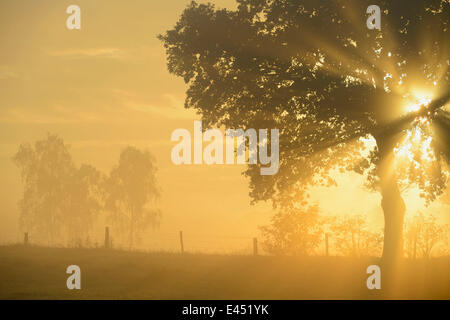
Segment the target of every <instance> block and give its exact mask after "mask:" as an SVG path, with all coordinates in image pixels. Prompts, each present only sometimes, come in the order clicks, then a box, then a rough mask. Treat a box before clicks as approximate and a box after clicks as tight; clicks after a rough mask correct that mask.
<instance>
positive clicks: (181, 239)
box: [180, 231, 184, 253]
mask: <svg viewBox="0 0 450 320" xmlns="http://www.w3.org/2000/svg"><path fill="white" fill-rule="evenodd" d="M180 246H181V253H184V243H183V231H180Z"/></svg>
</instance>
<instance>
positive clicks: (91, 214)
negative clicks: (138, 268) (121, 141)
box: [13, 134, 160, 247]
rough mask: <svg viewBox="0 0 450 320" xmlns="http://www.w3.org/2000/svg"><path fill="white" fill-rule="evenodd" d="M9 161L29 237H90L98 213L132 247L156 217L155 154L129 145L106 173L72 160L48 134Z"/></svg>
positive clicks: (48, 239)
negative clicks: (18, 186)
mask: <svg viewBox="0 0 450 320" xmlns="http://www.w3.org/2000/svg"><path fill="white" fill-rule="evenodd" d="M13 161H14V163H15V164H16V166H17V167H18V168H19V169H20V171H21V176H22V181H23V185H24V189H23V196H22V199H21V200H20V201H19V204H18V205H19V219H20V226H21V228H22V229H23V230H24V231H25V232H28V233H30V234H31V235H32V237H33V238H34V239H37V240H39V241H46V242H49V243H51V244H55V243H61V241H67V243H72V244H73V243H77V244H81V243H82V242H83V241H84V242H85V243H89V242H90V240H89V235H90V233H91V232H92V230H93V227H94V224H95V223H96V222H97V221H98V219H99V217H100V216H104V218H105V221H106V222H107V223H111V224H112V226H113V227H114V228H115V229H116V230H117V234H118V235H119V237H121V240H122V242H124V243H127V244H128V245H129V247H132V246H133V245H134V244H135V242H136V240H138V239H139V236H140V234H141V233H142V231H143V230H144V229H145V228H146V227H148V226H149V225H155V224H157V222H158V218H159V217H160V211H159V210H158V209H157V208H156V201H157V199H158V197H159V195H160V192H159V188H158V185H157V181H156V171H157V168H156V164H155V159H154V158H153V156H152V155H151V154H150V153H149V152H148V151H140V150H138V149H136V148H134V147H130V146H129V147H126V148H125V149H124V150H122V152H121V154H120V158H119V162H118V164H117V165H116V166H114V168H112V170H111V171H110V173H109V175H105V174H103V173H101V172H100V171H99V170H97V169H96V168H94V167H93V166H91V165H87V164H82V165H80V166H77V165H76V164H75V163H74V161H73V159H72V156H71V154H70V152H69V146H68V145H67V144H65V143H64V141H63V139H61V138H60V137H58V136H57V135H54V134H48V135H47V137H46V138H45V139H42V140H39V141H36V142H35V143H34V144H29V143H25V144H22V145H20V147H19V150H18V151H17V153H16V154H15V155H14V157H13Z"/></svg>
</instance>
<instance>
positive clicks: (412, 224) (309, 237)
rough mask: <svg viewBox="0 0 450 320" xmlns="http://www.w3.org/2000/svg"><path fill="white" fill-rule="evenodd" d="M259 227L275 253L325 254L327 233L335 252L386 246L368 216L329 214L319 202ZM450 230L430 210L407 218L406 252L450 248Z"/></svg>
mask: <svg viewBox="0 0 450 320" xmlns="http://www.w3.org/2000/svg"><path fill="white" fill-rule="evenodd" d="M260 230H261V233H262V236H263V246H264V249H265V251H266V252H267V253H269V254H273V255H315V254H319V255H321V254H324V246H325V237H326V235H327V236H328V239H329V250H330V254H332V255H339V256H353V257H363V256H380V255H381V253H382V249H383V230H381V229H380V230H373V229H371V228H369V224H368V222H367V218H366V217H365V216H363V215H342V216H326V215H323V214H321V213H320V210H319V207H318V206H310V207H305V208H290V209H287V210H283V211H280V212H278V213H277V214H275V215H274V216H273V218H272V220H271V223H270V224H269V225H267V226H263V227H260ZM448 230H449V228H448V225H442V224H439V223H438V222H437V219H436V217H435V216H433V215H431V214H430V215H424V214H423V213H421V212H419V213H418V214H417V215H415V216H413V217H409V218H406V220H405V235H404V242H405V256H406V257H409V258H420V257H423V258H429V257H430V256H431V253H432V251H433V250H435V249H436V248H437V247H439V246H441V247H444V248H447V247H448V243H447V240H448ZM446 252H448V250H447V251H445V250H444V251H443V252H441V253H444V254H445V253H446Z"/></svg>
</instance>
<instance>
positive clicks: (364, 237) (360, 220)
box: [330, 215, 383, 257]
mask: <svg viewBox="0 0 450 320" xmlns="http://www.w3.org/2000/svg"><path fill="white" fill-rule="evenodd" d="M330 230H331V234H332V238H333V243H334V247H335V248H336V251H337V252H338V253H340V254H342V255H344V256H354V257H361V256H378V255H379V254H381V249H382V243H383V235H382V234H380V233H378V232H375V231H373V230H370V229H369V227H368V225H367V221H366V219H365V218H364V217H363V216H362V215H354V216H343V217H335V219H334V221H333V222H332V223H331V224H330Z"/></svg>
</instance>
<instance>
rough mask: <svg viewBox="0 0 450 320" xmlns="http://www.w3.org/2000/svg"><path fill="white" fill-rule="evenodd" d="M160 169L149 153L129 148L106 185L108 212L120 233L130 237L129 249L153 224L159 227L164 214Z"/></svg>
mask: <svg viewBox="0 0 450 320" xmlns="http://www.w3.org/2000/svg"><path fill="white" fill-rule="evenodd" d="M156 170H157V168H156V165H155V160H154V158H153V156H152V155H151V154H150V153H149V152H148V151H140V150H138V149H136V148H134V147H127V148H125V149H124V150H123V151H122V153H121V154H120V159H119V164H118V165H117V166H115V167H114V168H113V169H112V170H111V173H110V175H109V177H108V179H107V181H106V184H105V185H106V187H105V188H106V209H107V210H109V211H110V216H109V217H110V219H111V221H112V222H113V223H114V224H115V225H116V226H117V227H118V229H119V232H120V233H121V234H123V235H126V237H127V241H128V244H129V247H130V248H132V247H133V245H134V242H135V240H136V239H137V238H138V236H139V235H140V234H141V233H142V231H144V230H145V229H146V227H147V226H148V225H149V224H153V225H154V224H156V223H157V221H158V218H159V216H160V211H159V210H158V209H156V208H155V202H156V200H157V199H158V197H159V190H158V186H157V181H156V175H155V174H156Z"/></svg>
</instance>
